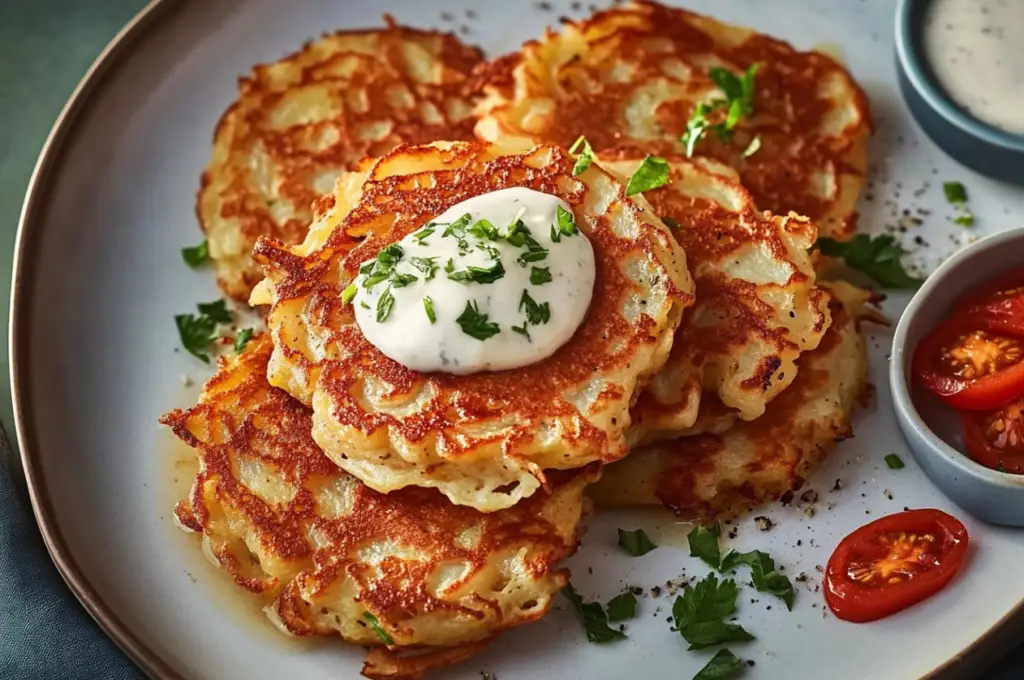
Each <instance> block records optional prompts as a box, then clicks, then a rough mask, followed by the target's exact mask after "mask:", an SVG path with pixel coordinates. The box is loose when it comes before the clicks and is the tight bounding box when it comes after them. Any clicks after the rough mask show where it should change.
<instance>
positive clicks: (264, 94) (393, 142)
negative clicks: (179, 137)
mask: <svg viewBox="0 0 1024 680" xmlns="http://www.w3.org/2000/svg"><path fill="white" fill-rule="evenodd" d="M385 20H386V23H387V27H386V28H383V29H373V30H351V31H338V32H335V33H330V34H325V35H324V36H323V37H322V38H321V39H320V40H317V41H310V42H307V43H306V44H305V45H304V46H303V47H302V48H301V49H299V50H297V51H296V52H293V53H292V54H289V55H287V56H285V57H283V58H282V59H281V60H279V61H277V62H274V63H272V64H258V65H256V66H255V67H253V71H252V74H251V75H249V76H245V77H242V78H240V79H239V81H238V93H239V94H238V99H237V100H236V101H235V102H233V103H232V104H231V106H229V107H228V109H227V110H226V111H225V112H224V114H223V115H222V116H221V118H220V120H219V121H218V123H217V126H216V129H215V132H214V144H215V146H216V147H217V149H215V152H214V155H213V159H212V160H211V163H210V166H209V167H208V168H207V169H206V170H205V171H204V172H203V174H202V177H201V180H200V189H199V192H198V194H197V197H196V215H197V217H198V219H199V222H200V224H201V225H202V227H203V229H204V230H205V231H207V232H208V233H209V232H211V231H213V225H214V222H215V221H226V222H230V223H231V224H232V225H233V226H232V228H233V229H234V230H237V234H236V238H238V239H241V241H242V242H243V243H245V244H248V248H246V249H245V250H246V251H248V250H249V249H251V247H252V246H253V245H254V244H255V243H256V240H257V239H258V238H259V237H260V236H267V237H271V238H274V239H277V240H279V241H282V242H284V243H288V244H296V243H300V242H301V241H302V239H303V237H304V236H305V234H306V230H307V229H308V228H309V224H310V221H311V218H312V215H311V212H310V210H309V206H310V204H312V203H313V201H315V200H316V199H317V198H318V196H319V195H320V192H319V191H317V190H316V189H315V188H314V178H315V177H316V175H317V174H319V173H325V172H332V171H333V172H340V171H343V170H352V169H354V168H355V167H356V166H357V165H358V163H359V161H360V160H361V159H362V158H364V157H366V156H370V155H374V156H376V155H381V154H383V153H386V152H387V151H390V150H391V149H393V148H395V147H396V146H398V145H399V144H403V143H426V142H432V141H434V140H437V139H446V140H471V139H473V124H474V120H473V118H472V116H468V115H467V116H459V117H453V116H452V115H451V111H452V110H453V109H452V108H451V106H452V102H461V103H462V107H463V108H465V109H467V110H468V108H469V107H471V106H472V102H473V99H474V96H473V94H472V91H471V90H470V89H469V87H468V78H469V75H470V73H471V72H472V69H473V68H474V67H475V66H476V65H478V64H479V63H480V62H481V60H482V59H483V55H482V53H481V52H480V50H479V49H477V48H476V47H471V46H467V45H465V44H463V43H462V42H461V41H460V40H459V39H458V37H456V36H455V35H454V34H453V33H440V32H435V31H422V30H418V29H413V28H408V27H405V26H401V25H399V24H397V23H395V21H394V20H393V19H392V18H391V17H390V16H385ZM339 38H352V39H363V38H372V39H373V40H375V41H376V42H377V43H378V46H377V50H376V51H375V53H374V54H372V55H370V54H364V53H361V52H356V51H347V50H340V51H327V52H326V53H323V54H321V49H320V46H321V45H322V44H323V43H324V42H325V41H329V40H333V39H339ZM409 44H412V45H418V46H422V47H424V48H427V47H429V48H430V50H429V51H430V52H431V53H432V56H433V57H434V58H436V59H437V60H438V62H439V71H440V75H439V77H438V79H437V80H436V82H422V81H421V80H418V79H417V78H415V77H414V76H413V74H412V73H411V72H410V70H409V69H408V68H407V66H406V64H405V59H406V57H405V55H404V54H403V51H402V50H403V46H405V45H409ZM347 59H358V60H360V62H361V63H362V65H361V66H360V67H358V68H355V69H353V71H352V72H351V73H345V74H344V75H341V74H338V73H337V72H336V71H332V69H334V68H336V67H338V66H339V65H341V64H343V63H344V62H345V60H347ZM282 64H290V65H291V66H292V67H293V68H294V69H295V71H296V73H295V74H294V75H293V76H292V77H283V76H282V75H281V73H280V72H279V70H278V69H280V67H281V65H282ZM315 86H323V87H327V88H328V92H329V96H330V97H332V98H333V99H337V100H338V102H337V106H338V107H339V109H340V111H339V112H338V113H337V114H336V115H335V116H333V117H329V118H326V119H317V120H314V121H310V122H308V123H305V124H294V125H289V126H287V127H283V128H282V127H279V126H277V125H276V124H275V123H274V121H273V120H272V116H273V114H274V112H275V107H276V106H277V105H278V104H279V103H280V102H282V101H283V100H284V98H286V97H290V96H293V95H296V94H297V93H299V92H302V91H303V90H304V89H306V88H312V87H315ZM395 87H404V88H405V90H406V91H407V92H409V93H411V94H410V96H411V97H412V98H413V102H414V106H411V107H408V108H406V107H400V106H396V104H395V103H394V102H393V101H392V100H391V99H390V98H389V93H390V91H391V88H395ZM357 91H358V92H362V93H364V94H365V102H364V103H365V108H357V107H356V106H353V105H351V104H350V103H348V102H347V100H346V99H345V97H346V96H347V95H348V93H350V92H357ZM325 96H327V95H326V94H325ZM424 106H429V107H430V108H431V110H432V111H433V112H434V115H435V116H436V117H437V120H435V121H432V122H429V123H428V122H426V121H425V120H424V117H423V116H424V114H423V112H422V107H424ZM377 122H384V123H387V124H389V125H390V129H389V130H388V132H387V134H386V135H385V136H383V137H380V138H375V139H366V138H363V137H362V136H361V135H360V130H361V129H362V128H363V126H367V125H370V124H372V123H377ZM328 135H333V140H332V141H331V142H330V143H328V144H326V145H325V144H323V143H322V141H321V140H322V139H325V138H326V137H327V136H328ZM257 153H259V154H263V155H265V156H266V160H265V161H264V163H266V164H270V165H272V166H273V168H274V172H275V177H276V179H277V180H278V183H277V186H276V195H274V196H269V195H266V194H265V193H264V192H263V191H262V189H261V187H260V186H259V181H258V179H257V178H256V177H255V171H254V169H253V168H252V164H253V159H254V156H255V154H257ZM215 174H216V175H218V176H220V177H221V178H223V179H222V182H223V185H222V186H220V188H219V190H218V189H217V188H215V187H214V186H213V184H214V182H213V177H214V175H215ZM275 202H281V203H282V204H286V205H287V206H288V210H287V211H285V212H284V214H285V217H280V215H279V214H277V213H275V211H274V210H273V203H275ZM213 254H214V257H215V258H217V252H216V251H215V252H214V253H213ZM217 264H218V273H219V283H220V285H221V287H222V288H223V289H224V291H225V292H226V293H228V294H229V295H231V296H232V297H234V298H236V299H238V300H241V301H245V300H246V299H247V298H248V295H249V292H250V291H251V289H252V287H253V286H254V285H255V284H256V283H258V282H259V281H260V280H261V279H262V272H261V271H260V269H259V268H258V267H257V266H256V265H255V264H254V263H252V262H251V261H249V259H248V256H247V252H246V253H243V254H242V255H238V256H236V255H230V256H226V257H225V259H223V260H218V262H217Z"/></svg>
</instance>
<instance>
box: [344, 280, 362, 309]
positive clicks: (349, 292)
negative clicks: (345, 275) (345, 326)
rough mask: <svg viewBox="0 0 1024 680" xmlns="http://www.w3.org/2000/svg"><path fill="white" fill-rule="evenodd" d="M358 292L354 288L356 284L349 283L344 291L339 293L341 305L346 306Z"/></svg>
mask: <svg viewBox="0 0 1024 680" xmlns="http://www.w3.org/2000/svg"><path fill="white" fill-rule="evenodd" d="M358 290H359V289H358V288H357V287H356V284H354V283H350V284H349V285H348V286H347V287H346V288H345V290H343V291H341V304H343V305H347V304H348V303H350V302H352V300H354V299H355V297H356V292H357V291H358Z"/></svg>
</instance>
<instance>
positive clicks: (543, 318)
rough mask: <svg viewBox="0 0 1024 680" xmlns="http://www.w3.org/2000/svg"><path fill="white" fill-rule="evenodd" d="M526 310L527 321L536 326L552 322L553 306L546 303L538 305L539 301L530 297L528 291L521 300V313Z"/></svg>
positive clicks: (525, 291) (524, 292)
mask: <svg viewBox="0 0 1024 680" xmlns="http://www.w3.org/2000/svg"><path fill="white" fill-rule="evenodd" d="M524 307H525V308H526V320H527V321H529V322H530V323H531V324H533V325H534V326H539V325H541V324H544V323H547V322H548V321H550V320H551V306H550V305H549V304H548V303H547V302H545V303H543V304H537V301H536V300H534V299H533V298H532V297H530V293H529V291H527V290H525V289H524V290H523V296H522V297H521V298H519V311H523V308H524Z"/></svg>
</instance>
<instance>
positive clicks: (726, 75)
mask: <svg viewBox="0 0 1024 680" xmlns="http://www.w3.org/2000/svg"><path fill="white" fill-rule="evenodd" d="M759 66H760V65H759V64H751V65H750V67H749V68H748V69H747V70H746V71H744V73H743V75H741V76H737V75H736V74H735V73H733V72H732V71H729V70H728V69H724V68H713V69H711V71H710V72H709V75H710V77H711V80H713V81H714V83H715V85H717V86H718V87H719V89H721V90H722V92H723V93H724V94H725V99H722V98H718V99H713V100H711V101H709V102H701V103H700V104H697V106H695V107H694V109H693V113H692V114H690V118H689V120H687V121H686V132H684V133H683V136H682V137H681V138H680V141H681V142H682V143H683V146H685V147H686V155H687V157H692V156H693V154H694V152H695V151H696V148H697V142H699V141H700V140H701V139H703V138H704V137H705V136H706V135H707V133H708V131H712V132H714V133H715V135H716V136H717V137H718V138H719V139H720V140H722V142H723V143H727V142H728V141H729V140H730V139H731V138H732V131H733V128H735V127H736V124H737V123H738V122H739V121H740V119H741V118H743V117H744V116H749V115H750V114H751V113H753V111H754V78H755V77H756V76H757V69H758V68H759ZM721 111H724V112H725V119H724V120H722V121H721V122H718V123H713V122H711V119H712V118H719V117H720V116H716V115H715V114H717V113H719V112H721ZM760 146H761V142H760V140H759V139H758V138H757V137H755V138H754V139H753V140H751V142H750V144H749V145H748V146H747V148H746V150H745V151H744V152H743V155H744V156H749V155H751V154H753V153H755V152H756V151H757V150H758V148H760Z"/></svg>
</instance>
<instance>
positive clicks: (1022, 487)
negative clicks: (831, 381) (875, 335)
mask: <svg viewBox="0 0 1024 680" xmlns="http://www.w3.org/2000/svg"><path fill="white" fill-rule="evenodd" d="M1022 265H1024V229H1014V230H1011V231H1006V232H1002V233H1000V234H996V235H994V236H989V237H988V238H985V239H982V240H981V241H978V242H977V243H974V244H973V245H971V246H969V247H968V248H965V249H964V250H962V251H960V252H959V253H957V254H956V255H954V256H953V257H951V258H950V259H949V260H947V261H946V262H945V263H944V264H943V265H942V266H941V267H939V268H938V269H937V270H936V271H935V273H934V274H932V275H931V276H930V277H929V278H928V280H927V281H926V282H925V284H924V285H923V286H922V287H921V290H919V291H918V292H917V295H915V296H914V299H913V300H911V301H910V304H909V305H908V306H907V309H906V311H905V312H904V313H903V316H902V317H900V321H899V324H898V325H897V326H896V334H895V336H894V337H893V341H892V346H893V351H892V360H891V362H890V364H889V385H890V387H891V388H892V397H893V405H894V407H895V409H896V420H897V421H898V422H899V425H900V429H901V430H902V431H903V436H904V437H905V438H906V440H907V444H909V445H910V450H911V451H912V452H913V454H914V458H915V459H917V462H918V464H919V465H920V466H921V468H922V469H924V471H925V473H926V474H927V475H928V477H930V478H931V480H932V481H933V482H934V483H935V485H936V486H938V487H939V488H940V489H941V490H942V492H943V493H945V494H946V496H948V497H949V498H950V499H951V500H952V501H953V502H954V503H956V504H957V505H959V506H960V507H962V508H963V509H964V510H966V511H967V512H969V513H971V514H972V515H974V516H975V517H977V518H978V519H981V520H985V521H987V522H992V523H994V524H1009V525H1012V526H1024V475H1011V474H1006V473H1003V472H997V471H996V470H990V469H989V468H987V467H984V466H982V465H979V464H977V463H975V462H974V461H973V460H971V459H970V458H968V457H967V456H965V455H963V454H962V453H960V450H961V449H962V448H963V439H962V436H961V433H960V419H959V417H958V416H957V415H956V412H955V411H954V410H953V409H951V408H949V407H948V406H945V405H944V404H942V403H941V402H940V401H939V400H938V399H936V398H934V397H933V396H931V395H930V394H928V393H926V392H925V391H923V390H920V389H917V388H915V387H914V386H913V385H912V384H911V382H910V380H911V379H910V363H911V360H912V358H913V356H914V350H915V349H916V348H917V345H918V343H919V342H920V341H921V340H922V339H923V338H924V337H925V336H926V335H927V334H928V333H929V332H930V331H931V330H932V329H933V328H935V326H936V325H938V323H939V322H940V321H942V320H943V319H945V318H947V316H948V315H949V313H950V311H951V310H952V308H953V303H954V302H955V301H956V300H957V299H958V298H960V297H961V296H963V295H964V294H965V293H967V292H968V291H970V290H971V289H972V288H974V287H976V286H979V285H982V284H984V283H985V282H987V281H990V280H992V279H993V278H994V277H996V276H998V275H1000V274H1002V273H1005V272H1007V271H1009V270H1011V269H1014V268H1017V267H1020V266H1022Z"/></svg>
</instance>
